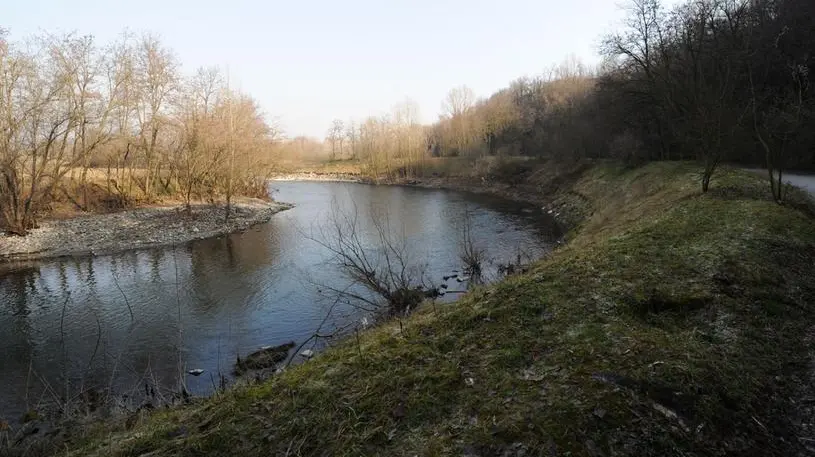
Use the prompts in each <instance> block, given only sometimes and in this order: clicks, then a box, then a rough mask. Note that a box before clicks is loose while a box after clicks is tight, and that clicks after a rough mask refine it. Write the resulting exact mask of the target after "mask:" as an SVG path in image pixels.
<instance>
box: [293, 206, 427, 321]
mask: <svg viewBox="0 0 815 457" xmlns="http://www.w3.org/2000/svg"><path fill="white" fill-rule="evenodd" d="M366 231H367V232H368V233H367V234H368V235H372V236H370V238H372V239H373V242H371V241H370V240H369V238H367V237H366V236H365V235H366V233H365V232H366ZM307 237H308V238H309V239H311V240H313V241H315V242H317V243H318V244H320V245H321V246H323V247H324V248H325V249H327V250H328V251H330V252H331V254H332V259H331V262H332V263H333V264H334V265H335V266H337V267H338V268H339V269H340V271H341V272H342V273H343V275H344V276H345V277H346V278H347V279H348V280H349V283H348V285H347V286H346V287H344V288H338V287H334V286H330V285H325V284H322V285H320V288H321V289H322V290H326V291H328V292H329V293H331V294H334V295H335V296H341V297H343V298H344V299H346V300H347V302H348V303H350V304H352V305H353V306H355V307H357V308H360V309H363V310H365V311H368V312H372V313H376V314H382V313H383V312H384V313H385V314H387V315H389V316H399V315H405V314H407V313H409V312H410V311H412V310H413V309H415V308H416V306H418V305H419V304H420V303H421V302H422V301H423V300H424V299H425V298H427V297H428V295H431V294H430V293H428V290H431V291H432V290H433V289H432V288H427V287H426V285H425V284H424V274H423V272H424V269H423V267H422V266H421V265H419V264H418V263H416V262H414V261H413V259H411V257H410V255H409V249H408V246H407V240H406V237H405V236H404V234H402V235H399V234H397V232H396V231H394V230H393V229H392V227H391V225H390V222H389V218H388V216H387V214H386V213H385V212H383V211H378V210H376V209H375V208H371V210H370V212H369V217H367V218H361V217H360V215H359V211H358V208H357V207H356V206H354V208H353V210H352V211H343V210H341V209H340V208H339V206H338V204H337V202H336V201H335V202H334V203H333V204H332V209H331V213H330V215H329V218H328V221H327V222H326V223H325V224H324V225H322V226H320V227H317V228H316V231H315V230H312V234H311V235H307Z"/></svg>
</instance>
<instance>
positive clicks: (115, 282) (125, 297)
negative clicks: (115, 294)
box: [111, 270, 136, 322]
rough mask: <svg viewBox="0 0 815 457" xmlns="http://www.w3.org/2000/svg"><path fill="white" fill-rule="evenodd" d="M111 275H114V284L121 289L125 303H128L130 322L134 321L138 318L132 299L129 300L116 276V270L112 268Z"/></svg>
mask: <svg viewBox="0 0 815 457" xmlns="http://www.w3.org/2000/svg"><path fill="white" fill-rule="evenodd" d="M111 275H112V276H113V284H114V285H115V286H116V288H117V289H119V293H120V294H122V298H124V300H125V305H127V311H128V312H130V322H133V321H134V320H135V319H136V318H135V317H133V308H132V307H131V306H130V301H128V299H127V295H125V291H123V290H122V288H121V286H119V278H118V277H116V271H114V270H111Z"/></svg>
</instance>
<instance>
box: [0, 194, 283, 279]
mask: <svg viewBox="0 0 815 457" xmlns="http://www.w3.org/2000/svg"><path fill="white" fill-rule="evenodd" d="M290 207H291V206H290V205H288V204H286V203H278V202H269V201H265V200H260V199H254V198H238V199H236V201H235V202H234V203H233V205H232V213H231V215H230V217H229V219H228V220H227V221H224V216H225V214H226V213H225V207H224V206H223V205H209V204H198V205H193V206H192V208H191V211H190V212H189V213H188V212H187V211H186V208H185V207H184V206H183V205H175V206H158V207H146V208H138V209H133V210H126V211H119V212H115V213H109V214H89V215H83V216H77V217H73V218H69V219H62V220H48V221H44V222H42V223H41V224H40V226H39V227H38V228H36V229H33V230H31V231H30V233H29V234H28V235H27V236H24V237H19V236H2V235H0V267H2V268H12V267H13V266H14V264H15V263H19V262H26V261H32V260H40V259H45V258H54V257H63V256H84V255H103V254H111V253H114V252H120V251H126V250H131V249H145V248H152V247H157V246H168V245H173V244H180V243H185V242H188V241H192V240H198V239H204V238H211V237H215V236H220V235H224V234H227V233H232V232H238V231H242V230H246V229H248V228H250V227H252V226H253V225H256V224H261V223H264V222H267V221H268V220H269V219H270V218H271V217H272V215H274V214H275V213H278V212H280V211H283V210H285V209H288V208H290Z"/></svg>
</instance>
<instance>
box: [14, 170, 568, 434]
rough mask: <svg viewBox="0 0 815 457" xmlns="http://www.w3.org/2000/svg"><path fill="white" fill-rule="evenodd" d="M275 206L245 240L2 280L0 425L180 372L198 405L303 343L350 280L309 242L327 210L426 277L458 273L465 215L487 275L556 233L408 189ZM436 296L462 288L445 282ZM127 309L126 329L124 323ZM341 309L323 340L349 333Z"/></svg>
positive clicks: (282, 193) (344, 191)
mask: <svg viewBox="0 0 815 457" xmlns="http://www.w3.org/2000/svg"><path fill="white" fill-rule="evenodd" d="M270 189H271V191H272V192H273V195H274V197H275V198H276V199H277V200H279V201H285V202H291V203H294V204H295V205H296V207H295V208H293V209H291V210H288V211H284V212H282V213H279V214H276V215H275V216H274V217H273V218H272V220H271V221H270V222H269V223H266V224H262V225H258V226H255V227H253V228H252V229H250V230H248V231H246V232H244V233H236V234H232V235H229V236H224V237H221V238H215V239H208V240H201V241H195V242H191V243H188V244H185V245H181V246H176V247H167V248H158V249H151V250H141V251H129V252H125V253H120V254H115V255H109V256H98V257H81V258H64V259H55V260H45V261H41V262H37V263H35V264H33V265H30V266H27V267H26V268H25V269H21V270H16V271H13V272H10V273H5V274H4V276H3V277H2V278H0V338H2V342H3V343H2V346H1V347H0V386H2V389H0V418H5V419H7V420H16V419H17V418H19V417H20V416H21V415H22V414H24V413H25V411H27V410H30V409H36V408H42V407H43V406H44V405H48V404H51V405H53V403H54V402H56V401H61V398H62V397H64V396H65V393H66V392H67V396H68V397H69V398H70V397H71V396H73V395H77V393H79V392H81V391H87V390H88V389H90V388H93V389H99V390H102V391H106V392H113V393H114V394H115V395H116V396H117V397H123V396H127V397H128V398H131V399H132V400H131V401H132V402H133V403H135V404H138V402H139V401H141V400H139V399H140V398H141V397H142V395H143V394H144V391H145V385H149V386H151V387H153V388H155V389H158V390H159V392H162V391H165V392H170V391H173V390H176V391H177V386H178V379H179V371H187V370H190V369H202V370H204V374H203V375H201V376H198V377H196V376H191V375H184V376H183V378H184V381H185V382H186V384H187V389H188V390H189V391H190V392H191V393H192V394H194V395H206V394H208V393H211V392H212V389H213V385H214V384H217V383H218V376H219V374H223V375H224V376H226V377H227V378H228V379H231V375H230V373H231V371H232V367H233V365H234V361H235V359H236V356H238V355H245V354H247V353H249V352H252V351H254V350H257V349H258V348H260V347H262V346H268V345H277V344H281V343H284V342H287V341H290V340H293V341H296V342H298V343H300V342H302V341H304V340H305V339H306V338H308V337H309V336H310V335H312V334H313V332H314V331H315V330H316V328H317V327H318V326H319V325H320V323H321V321H323V319H324V318H325V316H326V312H327V309H328V308H329V306H330V304H331V300H330V299H327V298H326V297H325V293H322V294H321V293H320V292H323V291H322V290H321V289H320V286H318V285H315V284H325V285H329V286H331V287H335V288H341V287H343V286H344V285H346V284H347V283H348V280H347V279H346V278H345V276H343V275H342V274H341V273H340V272H339V271H338V270H337V269H336V268H335V267H333V266H331V264H330V263H329V262H328V261H329V260H330V253H329V252H328V251H327V250H326V249H325V248H323V247H321V246H320V245H319V244H318V243H316V242H315V241H314V240H313V239H310V237H311V235H315V234H316V232H317V231H316V230H315V228H316V227H320V226H323V225H324V224H325V222H326V221H327V220H328V217H329V214H330V212H331V209H332V208H339V209H340V210H342V211H344V212H351V211H356V212H358V213H359V215H360V217H359V221H360V222H359V223H360V234H361V235H362V237H363V242H364V243H366V244H370V245H373V244H375V239H376V237H375V233H376V232H375V230H372V227H371V226H370V218H369V217H368V215H369V214H370V213H371V211H375V212H377V213H379V212H382V211H384V212H385V213H386V214H388V217H387V220H388V221H389V227H390V228H391V229H392V230H397V233H398V234H399V236H400V237H403V238H404V239H405V240H406V242H407V244H408V246H409V247H410V249H409V252H410V255H411V258H412V259H414V260H416V261H418V263H419V264H422V265H424V269H425V274H426V277H427V278H428V280H429V281H430V282H432V283H434V284H437V285H438V284H440V283H442V282H443V280H442V278H443V276H447V275H450V274H451V273H452V272H453V271H454V270H460V269H461V265H460V261H459V260H458V252H459V240H460V239H461V234H462V226H463V225H462V224H463V221H464V219H465V214H469V216H468V219H469V220H470V221H471V222H470V224H471V226H472V237H473V239H474V240H475V242H476V243H477V244H478V245H479V246H480V247H482V248H483V249H484V250H485V251H486V252H487V258H488V259H490V262H489V263H488V264H487V268H486V269H487V275H488V276H494V275H495V274H496V265H497V264H498V263H500V262H507V261H511V260H513V259H515V258H516V256H517V255H518V254H519V253H520V254H521V255H522V256H523V257H524V258H525V259H532V258H536V257H540V256H541V255H543V254H544V253H545V252H546V251H547V250H548V249H549V248H551V246H552V243H553V242H554V241H555V240H556V239H558V238H559V237H560V236H561V233H560V229H559V227H558V226H557V224H556V223H555V221H554V220H553V219H552V218H551V216H548V215H547V214H545V213H544V212H543V211H542V210H541V209H540V208H538V207H534V206H530V205H524V204H518V203H514V202H508V201H505V200H501V199H496V198H492V197H487V196H483V195H474V194H466V193H460V192H452V191H445V190H431V189H420V188H413V187H382V186H369V185H363V184H353V183H332V182H274V183H272V184H270ZM446 283H447V285H448V287H449V289H448V290H450V291H451V293H448V294H447V295H446V296H445V299H448V300H449V297H455V296H457V294H456V293H455V291H456V290H464V289H466V286H467V284H466V282H464V283H459V282H458V281H457V280H454V279H449V280H448V281H447V282H446ZM131 310H132V318H131ZM361 313H362V312H361V311H359V310H357V309H356V308H354V307H351V306H347V305H344V306H341V307H339V308H338V309H335V311H334V312H333V313H332V315H331V318H330V319H329V320H328V322H327V323H326V326H327V327H326V329H325V331H330V330H331V329H334V328H338V327H340V326H344V325H346V324H347V323H349V322H357V321H359V320H360V319H361V318H362V317H364V316H362V314H361Z"/></svg>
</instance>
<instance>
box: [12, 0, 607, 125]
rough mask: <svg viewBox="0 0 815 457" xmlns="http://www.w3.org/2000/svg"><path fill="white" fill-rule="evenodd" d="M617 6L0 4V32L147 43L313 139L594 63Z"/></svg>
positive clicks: (471, 2)
mask: <svg viewBox="0 0 815 457" xmlns="http://www.w3.org/2000/svg"><path fill="white" fill-rule="evenodd" d="M618 5H619V3H618V2H617V1H614V0H538V1H534V0H493V1H481V0H405V1H403V0H398V1H394V0H345V1H327V0H320V1H308V0H299V1H298V0H289V1H278V0H274V1H268V0H267V1H262V0H229V1H223V0H221V1H210V0H134V1H121V0H71V1H67V0H25V1H18V0H0V11H3V15H2V16H1V17H0V27H3V28H7V29H9V30H10V32H11V36H12V39H22V38H24V37H26V36H29V35H31V34H35V33H38V32H40V31H49V32H70V31H77V32H80V33H81V34H91V35H94V36H95V37H96V39H97V41H98V42H99V43H106V42H110V41H112V40H114V39H115V38H116V37H117V36H118V35H119V34H120V33H121V32H122V31H123V30H124V29H129V30H131V31H135V32H143V31H145V32H151V33H154V34H157V35H158V36H160V37H161V39H162V42H163V43H164V44H165V45H167V46H168V47H170V48H172V49H173V51H174V52H175V54H176V55H177V57H178V59H179V60H180V61H181V63H182V68H183V69H184V71H185V72H186V73H188V74H189V73H192V72H193V70H194V69H195V68H197V67H199V66H202V65H218V66H221V67H222V68H224V69H225V68H227V66H228V68H229V72H230V75H231V80H232V82H233V85H234V86H238V87H239V88H240V89H241V90H243V91H245V92H248V93H249V94H251V95H252V96H254V97H255V98H256V99H257V100H258V101H259V102H260V104H261V106H262V107H263V110H264V112H265V113H266V114H267V115H268V116H270V117H276V118H279V119H280V121H281V123H282V125H283V127H284V129H285V131H286V132H287V134H288V135H289V136H290V137H293V136H296V135H300V134H306V135H313V136H318V137H322V136H323V135H324V133H325V131H326V130H327V128H328V126H329V124H330V123H331V120H332V119H334V118H341V119H343V120H347V119H349V118H355V119H361V118H364V117H366V116H368V115H371V114H382V113H385V112H388V111H389V110H390V108H391V106H392V105H394V104H396V103H398V102H400V101H402V100H404V99H405V98H406V97H410V98H412V99H413V100H415V101H416V102H417V103H418V104H419V106H420V108H421V114H422V118H423V119H424V120H425V121H428V122H429V121H432V120H434V119H436V117H437V115H438V112H439V110H440V105H441V101H442V98H443V97H444V95H445V94H446V93H447V91H448V90H449V89H450V88H451V87H453V86H457V85H461V84H466V85H468V86H470V87H471V88H473V89H474V90H475V92H476V94H477V95H479V96H487V95H489V94H490V93H492V92H493V91H495V90H496V89H499V88H501V87H504V86H506V85H507V84H508V83H509V82H510V81H511V80H513V79H515V78H517V77H520V76H523V75H533V74H538V73H540V72H542V71H543V70H544V69H545V68H547V67H549V66H551V65H553V64H556V63H558V62H560V61H562V60H564V59H565V58H566V57H568V56H569V55H571V54H574V55H575V56H577V57H578V58H580V59H581V60H583V61H584V62H586V63H588V64H596V63H597V62H599V57H598V55H597V44H598V42H599V38H600V36H602V35H603V34H604V33H606V32H609V31H611V30H613V29H614V28H616V27H617V26H618V25H619V22H620V19H621V17H622V12H621V10H620V8H619V6H618Z"/></svg>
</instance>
